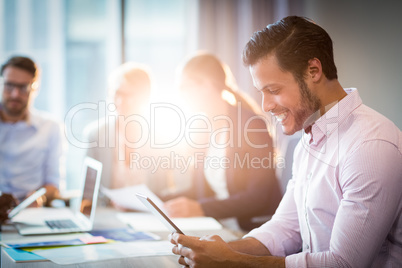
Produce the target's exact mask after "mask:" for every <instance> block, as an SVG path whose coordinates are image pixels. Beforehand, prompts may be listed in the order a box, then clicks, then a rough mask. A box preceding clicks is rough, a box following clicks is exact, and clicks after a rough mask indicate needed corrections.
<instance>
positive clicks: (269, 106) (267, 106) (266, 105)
mask: <svg viewBox="0 0 402 268" xmlns="http://www.w3.org/2000/svg"><path fill="white" fill-rule="evenodd" d="M274 108H275V102H274V98H273V96H271V95H270V94H263V95H262V109H263V110H264V112H269V111H272V110H273V109H274Z"/></svg>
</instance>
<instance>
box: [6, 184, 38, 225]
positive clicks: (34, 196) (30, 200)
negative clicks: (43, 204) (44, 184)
mask: <svg viewBox="0 0 402 268" xmlns="http://www.w3.org/2000/svg"><path fill="white" fill-rule="evenodd" d="M45 193H46V189H45V188H40V189H39V190H37V191H36V192H35V193H33V194H31V195H30V196H28V197H27V198H26V199H25V200H24V201H22V202H21V203H20V204H19V205H18V206H16V207H15V208H14V209H13V210H11V211H10V213H8V218H9V219H11V218H12V217H14V216H15V215H17V214H18V213H19V212H20V211H21V210H23V209H24V208H26V207H27V206H29V205H30V204H32V203H33V202H34V201H35V200H36V199H38V198H39V197H41V196H42V195H44V194H45Z"/></svg>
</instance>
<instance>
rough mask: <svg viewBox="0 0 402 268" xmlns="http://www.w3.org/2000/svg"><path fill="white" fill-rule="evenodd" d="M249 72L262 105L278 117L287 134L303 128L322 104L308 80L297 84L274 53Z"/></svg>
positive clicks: (256, 64) (266, 110) (251, 67)
mask: <svg viewBox="0 0 402 268" xmlns="http://www.w3.org/2000/svg"><path fill="white" fill-rule="evenodd" d="M250 73H251V76H252V78H253V82H254V86H255V87H256V88H257V90H258V91H260V92H261V94H262V97H263V99H262V108H263V109H264V111H265V112H270V113H271V114H272V115H273V116H275V118H276V119H277V120H278V122H279V123H280V124H281V126H282V130H283V132H284V133H285V134H286V135H292V134H294V133H295V132H297V131H299V130H301V129H302V128H303V126H304V122H305V121H306V120H307V119H308V117H309V116H311V115H312V114H313V113H314V112H316V111H317V110H318V109H319V108H320V106H321V102H320V99H319V98H318V97H317V96H316V95H315V94H314V93H313V92H312V91H311V90H310V89H309V88H308V86H307V84H306V83H305V81H303V82H302V83H298V82H297V81H296V79H295V78H294V76H293V75H292V73H290V72H286V71H283V70H282V69H281V68H280V67H279V64H278V61H277V59H276V57H275V56H274V55H267V56H266V57H265V58H262V59H261V60H259V61H258V62H257V63H255V64H253V65H252V66H250Z"/></svg>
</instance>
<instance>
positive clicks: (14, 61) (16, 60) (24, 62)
mask: <svg viewBox="0 0 402 268" xmlns="http://www.w3.org/2000/svg"><path fill="white" fill-rule="evenodd" d="M7 67H16V68H19V69H23V70H25V71H27V72H29V73H30V74H32V76H33V77H34V80H37V78H38V76H39V70H38V66H37V65H36V64H35V62H34V61H33V60H31V59H30V58H27V57H22V56H15V57H11V58H10V59H8V61H6V62H5V63H4V64H3V66H1V76H3V72H4V70H5V69H6V68H7Z"/></svg>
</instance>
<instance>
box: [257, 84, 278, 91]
mask: <svg viewBox="0 0 402 268" xmlns="http://www.w3.org/2000/svg"><path fill="white" fill-rule="evenodd" d="M277 86H279V84H277V83H271V84H267V85H265V86H263V87H262V88H261V89H258V88H257V90H258V91H264V90H268V89H270V88H271V87H277Z"/></svg>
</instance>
